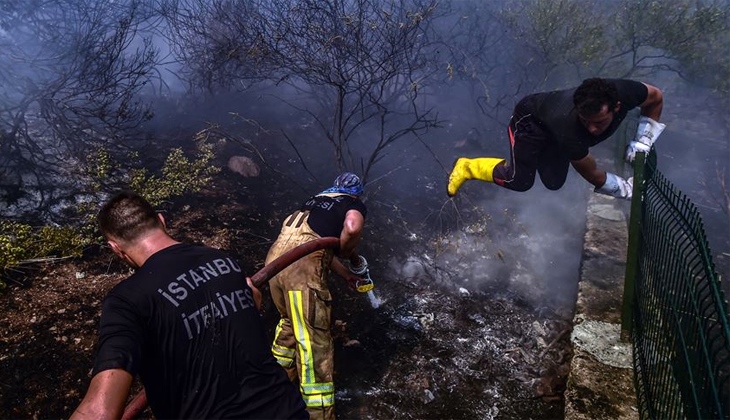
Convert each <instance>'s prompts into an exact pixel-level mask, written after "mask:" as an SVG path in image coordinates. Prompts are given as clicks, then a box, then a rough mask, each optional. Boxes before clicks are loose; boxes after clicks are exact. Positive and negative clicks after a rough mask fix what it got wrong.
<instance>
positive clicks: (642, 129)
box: [624, 115, 666, 163]
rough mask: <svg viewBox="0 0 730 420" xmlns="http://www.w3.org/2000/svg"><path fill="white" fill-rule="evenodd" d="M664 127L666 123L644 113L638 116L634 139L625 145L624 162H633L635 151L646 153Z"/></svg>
mask: <svg viewBox="0 0 730 420" xmlns="http://www.w3.org/2000/svg"><path fill="white" fill-rule="evenodd" d="M665 127H666V124H662V123H660V122H657V121H654V120H653V119H651V118H649V117H647V116H645V115H642V116H641V117H639V127H638V128H637V129H636V139H634V141H632V142H631V143H629V144H628V146H626V155H625V156H624V158H625V160H626V162H629V163H631V162H633V161H634V157H636V153H637V152H644V153H648V152H649V150H651V147H652V146H653V145H654V143H655V142H656V140H657V138H659V135H660V134H662V131H664V128H665Z"/></svg>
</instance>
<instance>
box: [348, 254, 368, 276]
mask: <svg viewBox="0 0 730 420" xmlns="http://www.w3.org/2000/svg"><path fill="white" fill-rule="evenodd" d="M358 258H360V261H359V263H358V264H357V265H353V264H352V262H351V261H350V260H349V259H346V260H342V264H343V265H344V266H345V267H347V269H348V270H350V272H351V273H352V274H356V275H358V276H361V275H363V274H365V272H366V271H368V260H366V259H365V257H363V256H362V255H358Z"/></svg>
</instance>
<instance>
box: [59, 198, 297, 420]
mask: <svg viewBox="0 0 730 420" xmlns="http://www.w3.org/2000/svg"><path fill="white" fill-rule="evenodd" d="M98 221H99V227H100V230H101V232H102V233H103V234H104V236H105V237H106V238H107V241H108V243H109V246H110V247H111V248H112V250H113V251H114V253H115V254H117V255H118V256H119V257H121V258H122V259H123V260H124V261H125V262H127V263H128V264H129V265H130V266H132V267H133V268H135V269H136V270H135V273H134V274H133V275H132V276H130V277H129V278H127V279H126V280H123V281H122V282H120V283H119V284H118V285H117V286H115V287H114V288H113V289H112V290H111V291H110V292H109V294H108V295H107V297H106V298H105V299H104V303H103V305H102V314H101V323H100V327H99V344H98V350H97V355H96V359H95V361H94V369H93V377H92V379H91V384H90V385H89V390H88V391H87V393H86V396H85V397H84V399H83V401H82V402H81V404H80V405H79V407H78V408H77V409H76V411H75V412H74V414H73V416H72V419H86V418H89V419H100V418H103V419H119V418H121V415H122V411H123V409H124V403H125V401H126V399H127V396H128V394H129V388H130V385H131V384H132V379H133V377H134V376H135V375H137V374H139V375H140V378H141V380H142V384H143V385H144V387H145V391H146V394H147V400H148V402H149V405H150V407H151V408H152V412H153V413H154V415H155V417H156V418H159V419H163V418H164V419H168V418H175V419H203V418H206V419H212V418H215V419H244V418H245V419H307V418H309V416H308V413H307V412H306V410H305V406H304V402H303V401H302V397H301V395H300V394H299V392H298V390H297V389H296V387H295V386H294V385H292V383H291V382H290V381H289V379H288V378H287V375H286V372H285V371H284V370H283V369H282V368H281V367H280V366H279V365H278V364H277V363H276V360H275V359H274V358H273V357H272V355H271V353H270V352H269V348H268V345H267V342H266V341H267V340H266V333H265V330H264V327H263V324H262V320H261V316H260V314H259V312H258V309H257V308H258V307H259V305H260V302H261V294H260V293H259V292H258V290H256V288H254V287H253V285H252V284H251V282H250V279H248V278H246V277H245V275H244V273H243V270H242V269H241V267H240V266H239V265H238V264H237V263H236V262H235V261H234V260H233V259H232V258H231V257H230V256H228V255H227V254H226V253H225V252H223V251H220V250H217V249H213V248H208V247H202V246H193V245H187V244H182V243H179V242H177V241H175V240H174V239H172V238H171V237H170V236H168V234H167V231H166V229H165V221H164V218H163V217H162V216H161V215H157V214H156V213H155V211H154V209H153V208H152V206H151V205H150V204H149V203H148V202H147V201H145V200H144V199H143V198H142V197H140V196H139V195H137V194H134V193H121V194H119V195H117V196H115V197H113V198H112V199H111V200H109V202H108V203H106V205H105V206H104V207H103V208H102V210H101V212H100V213H99V216H98Z"/></svg>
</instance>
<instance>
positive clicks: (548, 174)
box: [447, 78, 664, 199]
mask: <svg viewBox="0 0 730 420" xmlns="http://www.w3.org/2000/svg"><path fill="white" fill-rule="evenodd" d="M662 105H663V99H662V92H661V91H660V90H659V89H658V88H656V87H654V86H651V85H648V84H645V83H640V82H636V81H633V80H623V79H598V78H594V79H586V80H584V81H583V83H582V84H581V85H580V86H579V87H577V88H573V89H567V90H559V91H554V92H547V93H537V94H534V95H529V96H526V97H525V98H523V99H522V100H521V101H520V102H519V103H518V104H517V106H516V107H515V110H514V112H513V113H512V119H511V120H510V124H509V127H508V133H509V140H510V161H509V162H505V160H504V159H499V158H476V159H467V158H459V159H458V160H457V161H456V163H455V164H454V168H453V169H452V171H451V175H450V176H449V184H448V187H447V193H448V195H449V196H454V195H456V192H457V191H458V189H459V188H460V187H461V185H462V184H463V183H464V182H465V181H467V180H469V179H479V180H482V181H488V182H494V183H495V184H497V185H500V186H502V187H505V188H508V189H511V190H514V191H527V190H529V189H530V188H531V187H532V184H533V183H534V181H535V174H536V173H539V174H540V179H541V180H542V183H543V184H544V185H545V186H546V187H547V188H548V189H551V190H557V189H559V188H560V187H562V186H563V184H564V183H565V179H566V177H567V175H568V166H569V165H568V164H569V163H570V164H572V165H573V167H574V168H575V169H576V171H578V173H579V174H580V175H581V176H582V177H583V178H585V179H586V180H587V181H588V182H590V183H591V184H593V185H594V186H595V191H596V192H598V193H601V194H606V195H610V196H613V197H616V198H624V199H631V193H632V190H631V188H632V185H631V180H630V179H629V181H626V180H624V179H623V178H621V177H619V176H617V175H615V174H612V173H610V172H605V171H602V170H599V169H598V168H597V166H596V161H595V159H594V158H593V156H591V154H590V152H589V150H588V149H589V148H590V147H592V146H595V145H596V144H598V143H600V142H602V141H603V140H606V139H607V138H608V137H610V136H611V135H612V134H613V133H614V132H615V131H616V129H617V128H618V127H619V125H620V124H621V121H623V120H624V118H625V117H626V114H627V113H628V111H629V110H631V109H633V108H635V107H640V108H641V117H640V119H639V127H638V130H637V133H636V138H635V140H634V141H632V142H630V143H629V145H628V146H627V148H626V156H625V159H626V161H628V162H632V161H633V159H634V156H635V154H636V152H648V151H649V150H650V149H651V147H652V145H653V144H654V142H655V141H656V139H657V137H658V136H659V134H661V132H662V131H663V130H664V124H662V123H660V122H659V119H660V117H661V113H662Z"/></svg>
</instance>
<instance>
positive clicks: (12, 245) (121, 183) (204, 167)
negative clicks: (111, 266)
mask: <svg viewBox="0 0 730 420" xmlns="http://www.w3.org/2000/svg"><path fill="white" fill-rule="evenodd" d="M214 156H215V153H214V150H213V146H211V145H209V144H207V143H199V144H198V150H197V153H196V155H195V157H194V159H192V160H191V159H190V158H188V157H187V156H186V155H185V153H184V152H183V151H182V149H172V151H171V152H170V153H169V154H168V155H167V158H166V159H165V163H164V164H163V166H162V167H161V168H159V170H158V172H157V173H155V172H152V171H151V170H150V169H148V168H146V167H143V166H141V165H139V166H137V167H130V166H129V165H128V166H126V167H123V166H122V165H120V164H118V163H116V162H114V161H113V160H112V158H111V155H110V154H109V153H108V151H107V150H106V149H104V148H99V149H97V150H95V151H94V152H93V153H91V154H89V156H88V157H87V162H86V164H85V166H84V170H83V171H82V172H83V174H84V175H85V176H86V184H87V185H88V191H89V192H90V193H92V197H94V198H92V199H89V200H87V201H85V202H84V203H81V204H79V205H78V206H77V208H76V212H77V214H78V217H77V218H76V220H75V222H74V223H72V224H69V225H67V226H50V225H48V226H41V227H33V226H31V225H28V224H24V223H19V222H13V221H0V278H1V276H2V275H3V274H4V273H6V272H7V270H8V269H11V268H13V267H16V266H18V265H19V264H21V263H22V262H24V261H30V260H36V259H41V258H52V257H72V256H80V255H81V254H82V251H83V249H84V247H86V246H88V245H90V244H92V243H95V242H101V241H102V239H103V238H101V236H100V235H99V233H98V231H97V228H96V214H97V212H98V210H99V207H100V206H101V200H102V199H103V198H104V197H105V196H107V195H108V194H105V193H113V192H115V191H117V190H121V189H125V188H126V189H131V190H133V191H136V192H137V193H139V194H141V195H142V196H144V197H145V198H146V199H147V200H149V202H150V203H151V204H152V205H153V206H159V205H161V204H162V203H164V202H166V201H168V200H169V199H172V198H174V197H178V196H181V195H183V194H185V193H188V192H198V191H200V189H201V188H202V187H204V186H205V185H206V184H207V183H208V182H210V180H211V178H212V177H213V175H215V174H216V173H218V172H219V171H220V168H218V167H216V166H214V165H213V164H212V163H211V161H212V159H213V157H214ZM138 158H139V155H138V154H137V153H136V152H131V153H130V154H129V156H128V162H135V161H138ZM128 162H127V163H128ZM4 287H5V283H3V282H2V280H0V290H2V289H3V288H4Z"/></svg>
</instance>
